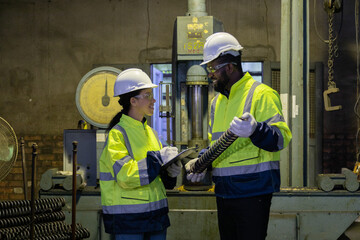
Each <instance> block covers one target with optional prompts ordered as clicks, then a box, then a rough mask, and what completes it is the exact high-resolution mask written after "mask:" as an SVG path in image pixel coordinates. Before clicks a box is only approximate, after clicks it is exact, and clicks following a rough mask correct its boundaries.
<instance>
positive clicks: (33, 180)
mask: <svg viewBox="0 0 360 240" xmlns="http://www.w3.org/2000/svg"><path fill="white" fill-rule="evenodd" d="M32 149H33V151H32V171H31V215H30V239H31V240H33V239H34V237H35V234H34V233H35V232H34V224H35V185H36V156H37V151H36V150H37V144H36V143H34V144H33V145H32Z"/></svg>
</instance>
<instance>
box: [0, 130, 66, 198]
mask: <svg viewBox="0 0 360 240" xmlns="http://www.w3.org/2000/svg"><path fill="white" fill-rule="evenodd" d="M18 137H19V136H18ZM23 138H24V141H25V145H24V146H25V162H26V175H27V176H26V178H27V181H26V182H27V198H28V199H30V197H31V196H30V194H31V172H32V151H33V150H32V145H33V144H34V143H36V144H37V145H38V147H37V153H38V154H37V161H36V185H35V196H36V198H37V197H38V192H39V189H40V188H39V183H40V178H41V175H42V174H43V173H44V172H45V171H46V170H48V169H50V168H58V169H59V170H62V167H63V136H62V135H61V136H53V135H29V136H23ZM18 141H19V152H18V157H17V160H16V162H15V164H14V165H13V167H12V169H11V171H10V172H9V174H8V175H7V176H6V178H4V179H3V180H2V181H0V189H2V190H1V191H0V200H23V199H25V197H24V192H23V169H22V156H21V145H20V137H19V139H18Z"/></svg>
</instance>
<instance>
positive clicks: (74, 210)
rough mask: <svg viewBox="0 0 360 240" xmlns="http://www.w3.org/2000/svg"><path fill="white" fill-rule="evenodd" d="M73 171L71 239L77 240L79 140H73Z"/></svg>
mask: <svg viewBox="0 0 360 240" xmlns="http://www.w3.org/2000/svg"><path fill="white" fill-rule="evenodd" d="M72 144H73V171H72V207H71V213H72V214H71V215H72V222H71V239H72V240H75V239H76V238H75V237H76V236H75V232H76V180H77V178H76V157H77V156H76V155H77V144H78V142H77V141H73V143H72Z"/></svg>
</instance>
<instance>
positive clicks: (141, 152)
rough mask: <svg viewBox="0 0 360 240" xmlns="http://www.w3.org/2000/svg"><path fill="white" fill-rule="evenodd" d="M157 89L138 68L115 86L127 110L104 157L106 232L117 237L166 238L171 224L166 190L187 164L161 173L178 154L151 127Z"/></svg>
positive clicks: (111, 135) (113, 128)
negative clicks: (149, 122) (148, 118)
mask: <svg viewBox="0 0 360 240" xmlns="http://www.w3.org/2000/svg"><path fill="white" fill-rule="evenodd" d="M156 87H157V85H155V84H153V83H152V82H151V80H150V78H149V77H148V75H147V74H146V73H144V72H143V71H142V70H140V69H137V68H131V69H127V70H125V71H123V72H121V73H120V74H119V76H118V77H117V79H116V82H115V85H114V96H120V100H119V103H120V105H121V106H122V107H123V109H122V110H121V112H120V113H119V114H117V116H115V117H114V119H113V120H112V121H111V123H110V124H109V129H111V130H110V131H109V135H108V138H107V141H106V145H105V148H104V150H103V152H102V154H101V157H100V187H101V204H102V210H103V219H104V225H105V231H106V232H107V233H110V234H113V235H114V236H115V239H126V240H132V239H139V240H140V239H151V240H163V239H166V229H167V227H169V226H170V222H169V217H168V212H169V209H168V205H167V198H166V192H165V188H170V189H171V188H173V187H174V186H175V184H176V176H177V175H178V174H179V173H180V171H181V163H174V164H172V165H170V167H168V168H167V171H166V172H163V171H160V170H161V166H162V165H164V164H166V163H167V162H168V161H169V160H170V159H172V158H173V157H175V156H176V155H177V153H178V150H177V148H175V147H165V148H163V147H162V145H161V143H160V141H159V138H158V136H157V133H156V132H155V130H154V129H152V128H151V127H150V126H148V125H147V122H146V118H145V116H151V115H153V112H154V104H155V102H156V100H155V99H154V98H153V92H152V91H153V88H156ZM164 185H165V186H164Z"/></svg>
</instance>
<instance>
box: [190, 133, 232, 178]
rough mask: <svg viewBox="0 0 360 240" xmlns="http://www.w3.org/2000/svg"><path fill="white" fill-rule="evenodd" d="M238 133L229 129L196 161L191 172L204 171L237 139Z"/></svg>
mask: <svg viewBox="0 0 360 240" xmlns="http://www.w3.org/2000/svg"><path fill="white" fill-rule="evenodd" d="M237 138H238V136H237V135H235V134H234V133H232V132H231V131H230V130H229V129H227V130H226V132H224V133H223V134H222V135H221V137H220V138H219V139H218V140H217V141H216V142H215V143H214V144H213V145H212V146H211V147H210V148H209V149H208V150H207V151H206V152H205V153H204V154H203V155H201V157H200V158H199V159H198V160H197V161H196V162H195V164H194V165H193V167H192V169H191V170H190V172H192V173H201V172H203V171H204V170H205V169H206V168H207V167H208V166H209V165H210V164H211V163H212V162H213V161H214V160H215V159H216V158H217V157H219V156H220V154H222V153H223V152H224V151H225V150H226V149H227V148H228V147H229V146H230V145H231V144H232V143H233V142H234V141H235V140H236V139H237Z"/></svg>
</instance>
